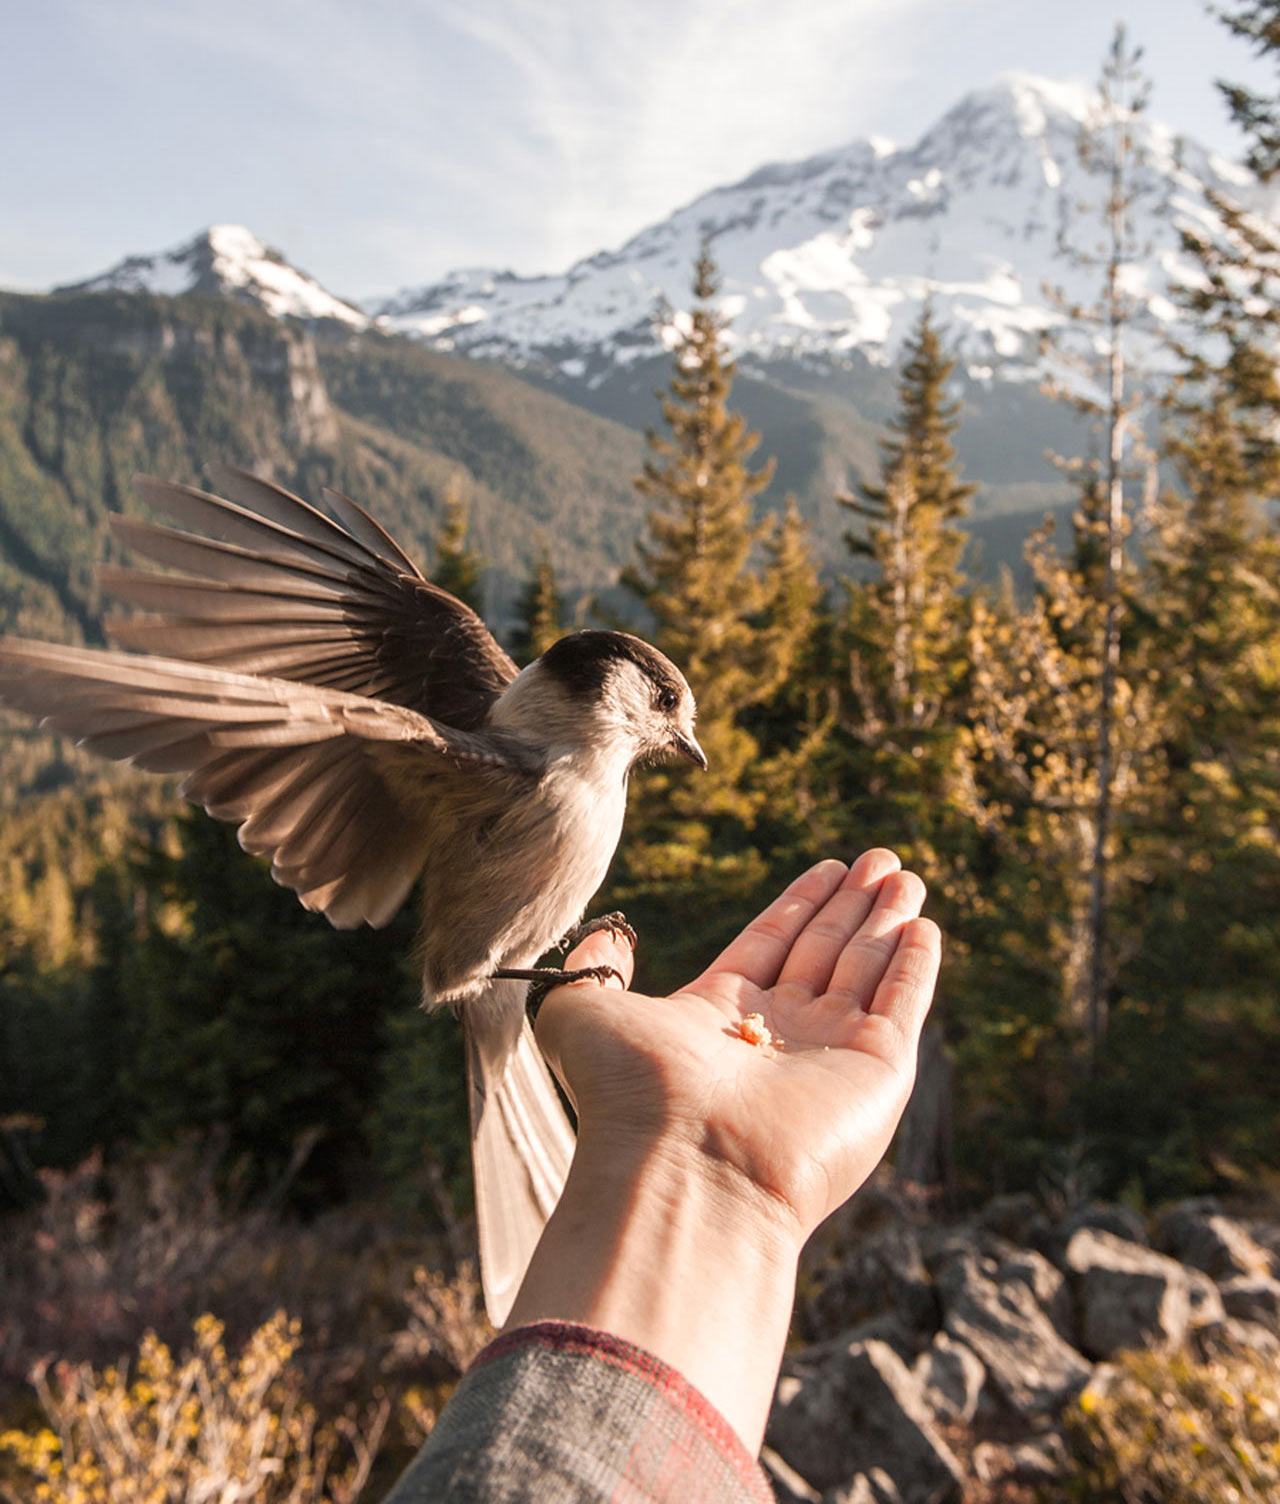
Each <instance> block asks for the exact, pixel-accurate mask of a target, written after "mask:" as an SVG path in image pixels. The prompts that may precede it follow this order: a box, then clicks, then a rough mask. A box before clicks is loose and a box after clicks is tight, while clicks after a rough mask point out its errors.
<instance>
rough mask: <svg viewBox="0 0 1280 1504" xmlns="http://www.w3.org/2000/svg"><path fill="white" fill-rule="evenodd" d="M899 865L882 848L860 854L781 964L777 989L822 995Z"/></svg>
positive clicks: (895, 857)
mask: <svg viewBox="0 0 1280 1504" xmlns="http://www.w3.org/2000/svg"><path fill="white" fill-rule="evenodd" d="M901 865H902V864H901V862H900V861H899V860H898V858H897V856H896V855H895V854H894V853H893V852H892V851H887V850H885V848H884V847H882V846H877V847H873V848H872V850H870V851H864V852H863V853H862V855H861V856H860V857H859V858H858V859H857V861H856V862H854V864H853V866H852V867H850V868H849V871H848V872H847V873H846V874H845V877H844V880H843V881H842V882H841V884H840V886H839V887H838V888H837V889H836V891H835V892H834V893H833V894H832V895H831V897H830V898H829V899H828V900H827V902H826V903H825V904H824V905H823V906H822V908H821V909H820V910H819V911H818V912H817V913H816V914H815V915H814V916H813V918H812V919H811V920H810V921H809V923H808V924H807V925H805V927H804V930H803V932H802V933H801V934H800V935H799V937H798V938H797V939H796V942H795V944H794V945H793V946H792V947H791V950H790V952H789V954H788V955H787V958H786V960H785V961H784V962H783V964H782V968H781V971H780V972H779V975H778V983H777V984H778V986H779V987H784V986H799V987H802V988H804V989H805V990H806V991H808V992H810V993H813V994H817V993H820V992H823V991H825V990H826V987H827V984H828V982H830V980H831V975H832V972H833V970H834V968H835V966H836V963H837V962H838V961H839V959H840V956H841V954H842V952H843V951H844V948H845V946H846V945H847V944H848V943H849V941H850V940H851V939H852V938H853V936H854V935H855V934H857V932H858V930H859V929H860V928H861V927H862V925H863V924H864V923H865V922H866V919H867V916H868V915H869V914H870V913H871V910H872V908H873V906H874V904H875V901H876V895H877V894H878V892H879V891H880V885H881V884H882V883H883V882H884V880H885V879H886V878H887V877H889V876H890V875H891V874H892V873H895V872H897V871H898V870H899V868H900V867H901Z"/></svg>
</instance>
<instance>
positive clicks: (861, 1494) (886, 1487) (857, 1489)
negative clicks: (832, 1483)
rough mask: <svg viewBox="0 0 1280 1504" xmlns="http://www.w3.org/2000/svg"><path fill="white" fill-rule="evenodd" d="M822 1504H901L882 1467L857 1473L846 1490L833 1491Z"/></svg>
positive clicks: (890, 1480)
mask: <svg viewBox="0 0 1280 1504" xmlns="http://www.w3.org/2000/svg"><path fill="white" fill-rule="evenodd" d="M824 1504H903V1498H902V1494H901V1492H900V1491H899V1488H898V1485H897V1484H896V1483H895V1482H894V1481H893V1479H892V1478H891V1477H890V1476H889V1475H888V1473H886V1472H885V1470H884V1469H883V1468H882V1467H873V1468H872V1469H871V1471H870V1472H869V1473H859V1474H858V1475H857V1476H856V1477H855V1478H854V1480H853V1482H852V1484H851V1485H850V1486H849V1487H848V1488H837V1489H833V1490H832V1492H831V1493H829V1494H828V1495H827V1496H826V1499H825V1500H824Z"/></svg>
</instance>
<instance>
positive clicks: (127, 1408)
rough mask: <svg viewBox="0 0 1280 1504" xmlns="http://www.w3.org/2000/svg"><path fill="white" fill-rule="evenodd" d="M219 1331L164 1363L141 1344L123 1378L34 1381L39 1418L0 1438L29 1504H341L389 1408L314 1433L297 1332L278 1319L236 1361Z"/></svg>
mask: <svg viewBox="0 0 1280 1504" xmlns="http://www.w3.org/2000/svg"><path fill="white" fill-rule="evenodd" d="M222 1332H223V1328H222V1323H221V1322H220V1321H218V1320H217V1319H216V1318H215V1317H213V1316H208V1315H205V1316H201V1317H200V1318H199V1320H198V1321H197V1322H196V1323H195V1328H194V1334H193V1335H194V1341H193V1345H192V1347H191V1349H190V1351H189V1352H187V1353H184V1354H183V1355H182V1356H181V1357H179V1358H176V1359H175V1358H174V1356H173V1355H172V1354H171V1353H170V1351H169V1349H168V1348H167V1347H166V1346H165V1344H164V1343H163V1342H161V1341H160V1340H159V1339H158V1338H157V1337H156V1336H155V1335H154V1333H148V1334H147V1335H146V1336H145V1337H144V1338H143V1340H142V1343H141V1345H140V1347H139V1350H138V1357H137V1360H136V1362H135V1363H134V1364H133V1366H132V1372H131V1373H130V1372H129V1371H127V1370H121V1369H116V1368H110V1367H109V1368H104V1369H102V1370H101V1371H100V1372H98V1371H95V1370H94V1369H93V1368H92V1367H91V1366H90V1365H89V1364H87V1363H85V1364H80V1365H77V1366H71V1365H60V1366H59V1367H58V1368H56V1369H55V1370H54V1373H53V1375H52V1378H51V1376H50V1374H49V1372H48V1371H47V1368H42V1369H37V1371H36V1374H35V1383H36V1387H37V1390H38V1392H39V1395H40V1401H41V1404H42V1405H43V1406H44V1410H45V1414H46V1416H47V1418H48V1425H47V1426H46V1427H45V1428H43V1429H41V1430H38V1431H36V1432H34V1433H33V1432H27V1431H8V1432H5V1433H4V1434H3V1435H0V1452H2V1453H7V1454H8V1455H9V1456H10V1457H11V1458H12V1459H13V1460H14V1461H16V1463H17V1464H18V1465H19V1467H20V1468H21V1469H23V1470H24V1471H25V1472H26V1473H27V1474H28V1475H29V1476H30V1479H31V1482H32V1490H31V1491H30V1492H27V1493H23V1494H22V1495H17V1494H11V1495H10V1497H13V1498H17V1497H22V1498H23V1499H24V1500H25V1499H30V1500H32V1501H39V1504H191V1501H194V1500H200V1499H217V1500H218V1501H220V1504H240V1501H245V1504H248V1501H250V1500H252V1501H253V1504H286V1501H287V1504H353V1501H354V1500H355V1499H356V1498H357V1497H358V1496H359V1494H360V1491H361V1489H362V1488H363V1486H364V1484H365V1482H366V1480H367V1478H368V1475H369V1469H370V1465H371V1463H372V1461H373V1458H374V1455H375V1453H376V1452H377V1449H378V1443H379V1441H380V1440H381V1436H382V1430H383V1427H384V1425H385V1424H386V1418H387V1410H388V1406H387V1404H386V1402H385V1401H384V1402H383V1403H381V1404H380V1405H377V1406H374V1407H373V1408H372V1409H371V1410H370V1411H369V1412H368V1413H367V1414H366V1415H365V1416H364V1417H363V1419H362V1420H360V1421H357V1420H355V1419H354V1418H352V1417H350V1416H347V1417H343V1418H341V1419H339V1420H337V1421H335V1422H333V1423H331V1424H330V1423H325V1424H322V1423H320V1422H319V1420H318V1418H317V1415H316V1411H315V1409H314V1407H313V1406H312V1405H310V1404H309V1403H308V1402H307V1401H306V1399H305V1397H304V1395H303V1384H302V1376H301V1373H300V1371H299V1370H298V1369H297V1368H296V1367H295V1365H294V1364H293V1362H292V1359H293V1355H294V1351H295V1349H296V1347H297V1344H298V1323H297V1322H296V1321H290V1320H289V1318H288V1317H287V1316H286V1315H285V1313H284V1312H283V1311H279V1312H277V1313H276V1315H275V1316H273V1317H272V1318H271V1319H270V1320H269V1321H267V1322H265V1323H264V1324H263V1325H262V1326H261V1327H259V1328H258V1330H257V1331H256V1332H254V1333H253V1335H252V1336H251V1337H250V1338H249V1340H248V1342H246V1344H245V1346H244V1348H243V1349H242V1351H241V1352H240V1353H239V1355H238V1356H236V1357H235V1358H231V1357H229V1356H228V1354H227V1351H226V1349H225V1347H224V1346H223V1344H222Z"/></svg>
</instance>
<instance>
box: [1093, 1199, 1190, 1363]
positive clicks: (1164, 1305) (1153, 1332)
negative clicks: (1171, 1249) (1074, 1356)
mask: <svg viewBox="0 0 1280 1504" xmlns="http://www.w3.org/2000/svg"><path fill="white" fill-rule="evenodd" d="M1066 1265H1067V1268H1068V1270H1069V1271H1070V1274H1071V1280H1072V1286H1073V1290H1074V1294H1075V1301H1076V1313H1077V1322H1078V1330H1079V1335H1080V1346H1081V1348H1082V1349H1083V1350H1084V1351H1085V1352H1086V1353H1088V1354H1089V1355H1090V1356H1091V1357H1094V1358H1106V1357H1109V1356H1110V1354H1112V1353H1114V1352H1117V1351H1119V1350H1120V1349H1121V1348H1131V1347H1174V1346H1176V1345H1177V1344H1178V1343H1180V1342H1181V1341H1182V1340H1183V1338H1184V1337H1185V1336H1186V1335H1187V1330H1188V1328H1189V1326H1190V1324H1191V1291H1190V1285H1191V1281H1190V1276H1189V1275H1188V1273H1187V1271H1186V1270H1185V1269H1184V1268H1183V1267H1182V1265H1181V1264H1179V1263H1177V1262H1176V1261H1175V1260H1174V1259H1171V1258H1167V1257H1166V1256H1165V1255H1164V1254H1162V1253H1156V1252H1155V1251H1154V1250H1153V1249H1150V1248H1143V1247H1140V1246H1139V1245H1138V1244H1136V1243H1132V1242H1129V1241H1128V1240H1127V1239H1125V1238H1117V1237H1116V1236H1115V1235H1114V1234H1113V1233H1107V1232H1095V1231H1094V1230H1093V1229H1092V1228H1087V1227H1082V1228H1081V1229H1080V1231H1079V1232H1077V1233H1076V1234H1075V1235H1074V1236H1073V1237H1072V1239H1071V1242H1070V1243H1069V1244H1068V1245H1067V1253H1066Z"/></svg>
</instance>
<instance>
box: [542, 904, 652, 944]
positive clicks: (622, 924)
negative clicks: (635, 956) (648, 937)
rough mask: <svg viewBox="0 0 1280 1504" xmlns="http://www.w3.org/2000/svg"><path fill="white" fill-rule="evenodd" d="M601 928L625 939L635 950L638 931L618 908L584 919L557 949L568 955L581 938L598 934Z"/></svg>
mask: <svg viewBox="0 0 1280 1504" xmlns="http://www.w3.org/2000/svg"><path fill="white" fill-rule="evenodd" d="M601 930H607V931H608V932H609V934H611V935H613V936H614V937H615V938H618V939H622V940H625V941H626V942H627V944H628V945H629V946H630V947H631V949H632V950H633V951H634V950H635V948H636V932H635V930H633V929H632V928H631V926H630V925H629V924H628V923H627V916H626V915H625V914H622V913H619V912H618V911H617V910H616V909H615V910H614V912H613V913H612V914H601V915H600V916H599V918H597V919H584V920H583V921H582V923H581V924H575V925H574V927H573V928H572V929H571V930H570V931H569V933H568V934H567V935H566V936H565V937H564V939H563V940H561V941H560V942H559V944H558V945H557V946H556V949H557V950H558V951H559V952H560V954H561V955H567V954H568V952H569V951H571V950H572V949H573V947H574V946H575V945H577V944H578V942H579V941H580V940H585V939H586V938H587V936H588V935H598V934H599V933H600V931H601Z"/></svg>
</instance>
